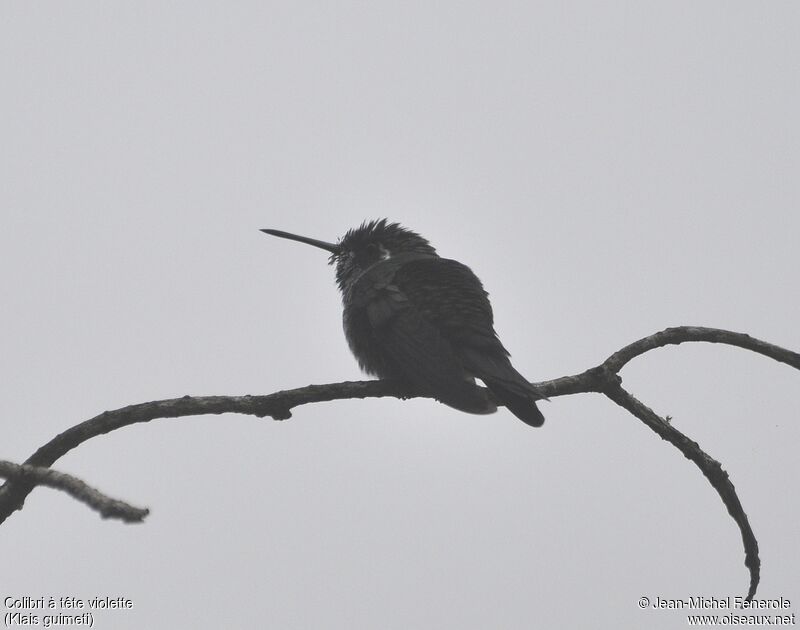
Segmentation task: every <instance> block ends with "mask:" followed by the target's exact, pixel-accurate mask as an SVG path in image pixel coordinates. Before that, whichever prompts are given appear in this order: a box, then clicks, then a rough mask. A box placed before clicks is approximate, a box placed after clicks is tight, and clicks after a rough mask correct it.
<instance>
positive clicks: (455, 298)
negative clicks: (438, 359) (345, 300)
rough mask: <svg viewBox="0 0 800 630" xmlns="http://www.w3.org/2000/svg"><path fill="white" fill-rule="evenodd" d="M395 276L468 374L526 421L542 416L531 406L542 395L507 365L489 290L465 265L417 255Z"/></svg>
mask: <svg viewBox="0 0 800 630" xmlns="http://www.w3.org/2000/svg"><path fill="white" fill-rule="evenodd" d="M393 280H394V283H395V284H396V286H397V287H398V289H399V290H401V291H402V293H403V294H404V295H405V296H406V297H407V299H408V301H409V302H411V303H412V304H413V305H414V307H415V308H416V309H418V311H419V313H420V315H421V317H422V318H423V319H424V320H425V321H427V322H429V323H430V324H431V325H432V326H433V327H434V328H435V329H436V330H437V331H438V332H439V334H440V335H441V337H442V338H443V339H444V340H446V341H447V342H448V343H449V344H450V345H451V347H452V348H453V353H454V355H455V356H456V357H457V361H458V362H459V364H460V365H461V366H462V369H463V370H464V371H465V372H466V373H467V374H470V375H471V376H475V377H477V378H480V379H481V380H482V381H483V382H484V383H485V384H486V386H487V387H489V389H491V390H492V392H493V393H494V394H495V395H496V396H497V397H498V398H499V399H500V400H501V401H503V402H504V403H505V404H506V406H507V407H508V408H509V409H511V411H512V412H513V413H514V414H515V415H517V416H518V417H520V418H522V419H523V420H524V421H525V422H528V423H529V424H532V425H534V426H539V425H541V424H542V422H543V421H544V418H543V417H542V415H541V413H540V412H539V410H538V409H537V408H536V405H535V401H536V400H537V399H540V398H542V396H541V395H540V394H539V393H538V391H537V390H536V388H535V387H534V386H533V385H531V384H530V383H529V382H528V380H527V379H526V378H525V377H524V376H522V374H520V373H519V372H517V370H516V369H515V368H514V366H513V365H511V361H509V358H508V357H509V353H508V351H507V350H506V349H505V347H503V344H502V343H501V342H500V340H499V339H498V338H497V334H496V333H495V330H494V323H493V315H492V307H491V304H490V303H489V298H488V294H487V293H486V291H485V290H484V289H483V285H482V284H481V282H480V280H479V279H478V278H477V276H475V274H474V273H472V271H471V270H470V269H469V267H466V266H465V265H462V264H461V263H459V262H457V261H455V260H447V259H442V258H438V259H436V258H435V259H427V260H418V261H414V262H412V263H408V264H405V265H403V266H402V267H400V268H399V269H398V270H397V272H396V273H395V275H394V278H393Z"/></svg>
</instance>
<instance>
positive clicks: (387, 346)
mask: <svg viewBox="0 0 800 630" xmlns="http://www.w3.org/2000/svg"><path fill="white" fill-rule="evenodd" d="M261 231H262V232H264V233H266V234H270V235H272V236H278V237H280V238H285V239H290V240H293V241H299V242H300V243H306V244H307V245H313V246H314V247H318V248H320V249H323V250H325V251H327V252H329V253H330V258H329V260H328V262H329V264H331V265H336V283H337V285H338V286H339V290H340V291H341V294H342V305H343V313H342V321H343V324H344V333H345V337H346V338H347V343H348V345H349V346H350V350H351V351H352V353H353V355H354V356H355V358H356V359H357V361H358V364H359V366H360V367H361V369H362V370H363V371H364V372H366V373H368V374H371V375H373V376H377V377H379V378H382V379H391V380H394V381H397V382H400V383H401V384H403V385H404V386H406V387H409V388H412V389H413V390H414V391H418V392H420V393H424V394H426V395H430V396H432V397H433V398H436V399H437V400H439V401H440V402H442V403H444V404H445V405H448V406H450V407H453V408H455V409H458V410H460V411H465V412H467V413H475V414H489V413H494V412H495V411H496V410H497V405H496V403H495V402H494V401H493V400H492V399H491V398H490V397H489V396H488V395H487V392H486V390H485V389H483V388H481V387H478V385H477V384H476V383H475V379H476V378H477V379H480V380H481V381H483V383H484V384H485V385H486V387H487V388H488V389H489V390H490V391H491V392H492V394H493V395H494V398H495V399H496V400H497V401H499V402H501V403H503V404H504V405H505V406H506V408H507V409H508V410H509V411H510V412H511V413H513V414H514V415H515V416H517V418H519V419H520V420H522V421H523V422H525V423H526V424H529V425H531V426H534V427H539V426H541V425H542V424H543V423H544V416H543V415H542V413H541V412H540V411H539V409H538V408H537V406H536V401H537V400H539V399H542V398H544V396H542V395H541V394H540V393H539V392H538V391H537V389H536V387H534V386H533V385H532V384H531V383H529V382H528V381H527V379H525V377H524V376H522V375H521V374H520V373H519V372H517V370H515V369H514V366H513V365H511V361H510V360H509V357H510V356H511V355H510V354H509V352H508V350H506V349H505V347H504V346H503V344H502V343H501V342H500V339H499V338H498V337H497V333H496V332H495V330H494V316H493V313H492V305H491V304H490V302H489V295H488V293H487V292H486V291H485V290H484V288H483V285H482V284H481V281H480V280H479V279H478V277H477V276H476V275H475V274H474V273H473V272H472V270H471V269H470V268H469V267H467V266H466V265H463V264H461V263H460V262H458V261H455V260H449V259H447V258H441V257H440V256H439V255H438V254H437V253H436V250H435V249H434V248H433V247H432V246H431V244H430V243H429V242H428V241H427V240H426V239H425V238H423V237H422V236H420V235H419V234H417V233H416V232H413V231H411V230H409V229H406V228H404V227H402V226H400V225H399V224H398V223H388V222H387V219H380V220H374V221H365V222H364V223H362V224H361V226H359V227H357V228H353V229H351V230H349V231H348V232H347V233H346V234H345V235H344V236H343V237H342V238H340V239H339V240H338V242H337V243H328V242H325V241H319V240H317V239H313V238H308V237H306V236H299V235H297V234H291V233H289V232H283V231H281V230H272V229H264V230H261Z"/></svg>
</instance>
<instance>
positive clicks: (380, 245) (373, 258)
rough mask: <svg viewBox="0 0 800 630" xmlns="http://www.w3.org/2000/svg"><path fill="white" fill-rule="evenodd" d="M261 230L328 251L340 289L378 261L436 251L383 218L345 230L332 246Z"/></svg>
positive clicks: (276, 231)
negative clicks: (401, 255)
mask: <svg viewBox="0 0 800 630" xmlns="http://www.w3.org/2000/svg"><path fill="white" fill-rule="evenodd" d="M261 231H262V232H265V233H266V234H271V235H272V236H279V237H281V238H288V239H290V240H293V241H299V242H301V243H306V244H308V245H313V246H314V247H319V248H320V249H324V250H326V251H328V252H330V254H331V255H330V258H329V259H328V262H329V264H331V265H333V264H335V265H336V282H337V284H338V285H339V288H340V289H342V290H344V289H345V288H346V287H347V286H350V285H351V284H352V283H353V282H355V281H356V280H357V279H358V278H359V277H360V276H361V274H363V273H364V271H366V270H367V269H369V268H370V267H371V266H372V265H374V264H376V263H378V262H380V261H381V260H386V259H388V258H392V257H393V256H397V255H398V254H409V253H416V254H424V255H428V256H435V255H436V250H435V249H434V248H433V247H432V246H431V245H430V243H428V241H427V240H426V239H424V238H423V237H421V236H420V235H419V234H417V233H416V232H412V231H411V230H408V229H406V228H404V227H402V226H401V225H400V224H399V223H387V221H386V219H379V220H375V221H365V222H364V223H362V224H361V225H360V226H359V227H357V228H353V229H351V230H348V231H347V234H345V235H344V236H343V237H342V238H340V239H339V242H338V243H335V244H334V243H327V242H325V241H318V240H316V239H313V238H307V237H305V236H298V235H296V234H290V233H289V232H281V231H280V230H261Z"/></svg>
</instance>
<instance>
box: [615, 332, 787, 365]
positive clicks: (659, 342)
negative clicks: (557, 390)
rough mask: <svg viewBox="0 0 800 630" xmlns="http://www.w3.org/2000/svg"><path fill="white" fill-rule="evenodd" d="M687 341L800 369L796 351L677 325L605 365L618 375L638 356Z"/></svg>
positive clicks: (636, 343)
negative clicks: (727, 348) (725, 347)
mask: <svg viewBox="0 0 800 630" xmlns="http://www.w3.org/2000/svg"><path fill="white" fill-rule="evenodd" d="M688 341H705V342H708V343H724V344H727V345H729V346H737V347H739V348H744V349H745V350H752V351H753V352H757V353H758V354H763V355H764V356H766V357H769V358H771V359H775V360H776V361H779V362H781V363H786V364H787V365H791V366H792V367H794V368H797V369H798V370H800V354H798V353H797V352H792V351H791V350H787V349H786V348H781V347H780V346H775V345H773V344H771V343H767V342H766V341H761V340H760V339H756V338H755V337H751V336H750V335H746V334H744V333H737V332H731V331H730V330H722V329H720V328H703V327H702V326H677V327H675V328H667V329H666V330H662V331H661V332H657V333H655V334H654V335H648V336H647V337H644V338H643V339H639V340H638V341H634V342H633V343H632V344H630V345H627V346H625V347H624V348H622V350H619V351H617V352H615V353H614V354H612V355H611V356H610V357H608V359H606V360H605V362H604V365H605V366H606V367H607V368H608V369H609V370H611V371H612V372H619V371H620V370H621V369H622V367H623V366H624V365H625V364H626V363H628V361H630V360H631V359H633V358H635V357H638V356H639V355H640V354H644V353H645V352H647V351H648V350H653V349H655V348H661V347H663V346H669V345H676V344H679V343H686V342H688Z"/></svg>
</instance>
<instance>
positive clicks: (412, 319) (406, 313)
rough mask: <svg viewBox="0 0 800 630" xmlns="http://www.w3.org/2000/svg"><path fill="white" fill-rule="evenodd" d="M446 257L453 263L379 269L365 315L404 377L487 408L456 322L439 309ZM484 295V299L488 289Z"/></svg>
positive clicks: (453, 401)
mask: <svg viewBox="0 0 800 630" xmlns="http://www.w3.org/2000/svg"><path fill="white" fill-rule="evenodd" d="M442 262H445V263H454V261H443V260H442V259H425V260H416V261H413V262H409V263H406V264H404V265H402V266H400V267H399V268H396V269H394V270H392V273H389V274H379V275H377V274H376V276H377V277H373V278H372V279H370V281H369V282H370V285H371V286H370V291H369V293H370V297H369V299H368V300H366V304H365V307H366V313H367V318H368V320H369V324H370V327H371V329H372V334H373V335H374V336H375V338H376V340H377V341H378V342H379V344H380V346H381V348H382V349H383V351H384V353H385V355H386V358H387V361H388V362H390V363H391V366H392V367H393V368H394V370H395V371H397V372H399V373H400V374H402V376H403V379H404V380H406V381H407V382H409V383H410V384H412V385H414V386H416V387H418V388H420V389H421V390H423V391H428V392H430V393H432V394H433V395H435V396H436V397H437V398H438V399H439V400H441V401H442V402H444V403H446V404H449V405H451V406H453V407H456V408H459V409H463V410H464V411H472V412H473V413H476V412H484V413H485V412H487V411H489V408H488V407H487V400H486V398H485V396H484V394H483V393H482V392H481V391H480V390H479V389H477V388H476V387H475V386H474V384H473V383H472V382H471V381H470V380H468V379H469V376H468V374H467V373H466V372H465V370H464V366H463V363H462V360H461V357H460V355H459V354H458V352H457V343H456V340H455V339H454V338H453V336H452V335H451V334H449V331H450V329H451V327H452V326H451V325H450V324H445V323H444V318H443V317H442V315H443V314H442V313H441V312H440V311H441V308H442V307H443V304H444V300H446V299H447V297H448V295H447V294H448V289H447V286H448V285H447V283H446V282H444V284H442V282H443V280H444V276H442V272H443V271H445V272H446V271H447V269H448V268H449V265H444V268H442V267H440V263H442ZM437 263H438V264H437ZM454 264H457V265H458V264H459V263H454ZM459 266H460V267H463V265H459ZM463 268H464V269H466V267H463ZM470 273H471V272H470ZM475 280H476V281H477V278H475ZM437 286H438V288H437ZM478 287H480V282H478ZM480 291H482V288H481V289H480ZM443 293H444V295H443ZM482 295H483V299H484V300H486V298H485V293H483V294H482ZM452 297H455V294H454V295H453V296H452ZM486 302H487V306H488V300H486ZM444 315H446V313H444ZM489 316H490V317H491V308H490V307H489ZM451 324H452V322H451ZM490 326H491V325H490Z"/></svg>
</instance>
